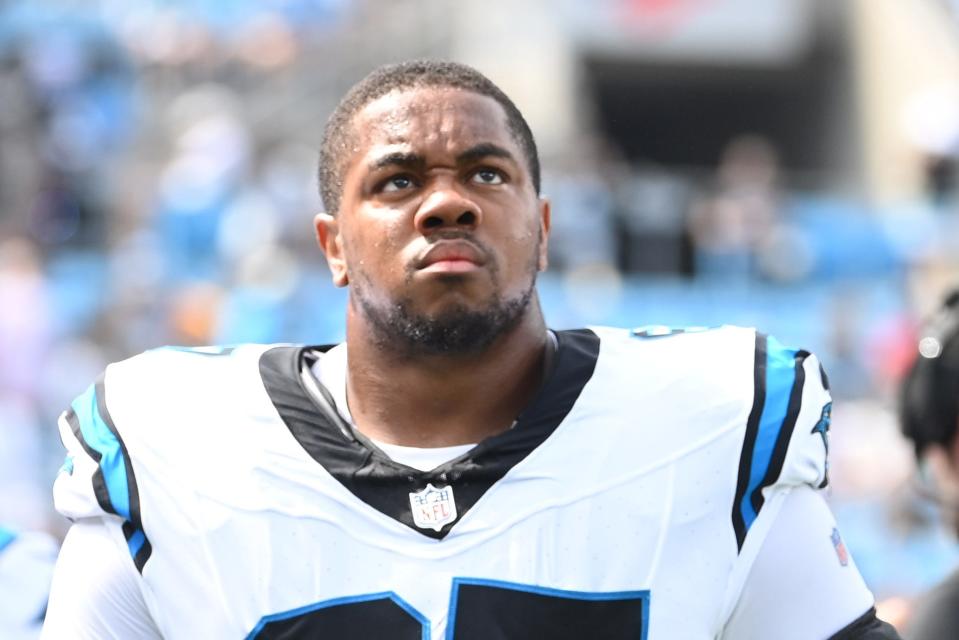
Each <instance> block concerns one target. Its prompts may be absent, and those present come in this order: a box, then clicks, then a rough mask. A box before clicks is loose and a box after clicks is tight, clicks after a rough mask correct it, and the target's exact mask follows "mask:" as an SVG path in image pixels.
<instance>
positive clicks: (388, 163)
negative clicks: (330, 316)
mask: <svg viewBox="0 0 959 640" xmlns="http://www.w3.org/2000/svg"><path fill="white" fill-rule="evenodd" d="M353 127H354V133H355V136H354V138H355V139H354V142H355V144H354V146H353V154H352V156H351V157H350V158H349V160H348V163H347V165H346V171H345V174H344V182H343V194H342V198H341V204H340V211H339V212H338V213H337V214H336V215H335V216H333V215H329V214H320V215H318V216H317V217H316V219H315V226H316V232H317V239H318V242H319V244H320V247H321V248H322V249H323V251H324V253H325V254H326V257H327V261H328V263H329V265H330V270H331V272H332V275H333V282H334V283H335V284H336V285H337V286H350V287H351V289H350V302H349V305H348V308H347V324H346V328H347V345H348V354H349V372H348V381H347V399H348V402H349V408H350V412H351V414H352V416H353V419H354V421H355V422H356V424H357V427H358V428H359V429H360V431H362V432H363V433H364V434H366V435H367V436H369V437H371V438H374V439H377V440H380V441H384V442H389V443H393V444H401V445H407V446H420V447H442V446H452V445H457V444H467V443H474V442H478V441H480V440H482V439H483V438H485V437H487V436H490V435H492V434H495V433H498V432H500V431H503V430H505V429H507V428H508V427H509V426H510V424H511V423H512V422H513V420H514V419H515V418H516V416H517V415H518V414H519V413H520V412H521V411H522V409H523V408H524V407H525V406H526V405H527V404H528V402H529V401H530V399H531V397H532V395H533V394H534V392H535V391H536V389H537V388H538V386H539V384H540V382H541V379H542V369H543V359H544V354H545V350H546V345H547V344H548V337H547V334H546V327H545V324H544V321H543V316H542V312H541V310H540V307H539V303H538V300H537V299H536V296H535V295H534V296H533V298H532V300H531V302H530V304H529V306H528V307H527V308H526V309H525V311H524V313H523V314H522V316H521V317H520V319H519V321H518V322H517V324H516V325H515V326H513V328H512V329H510V330H508V331H506V332H505V333H503V334H502V335H500V336H499V337H498V338H496V339H495V340H494V341H493V343H492V344H491V345H490V346H489V347H488V348H486V349H483V350H481V351H479V352H476V353H468V354H462V353H460V354H453V355H450V354H445V355H436V354H416V353H414V354H411V353H409V352H403V351H398V350H397V349H395V348H392V347H391V345H390V344H389V343H385V342H384V341H382V340H379V339H378V336H377V334H376V331H375V330H374V328H373V327H372V326H371V323H370V321H369V319H368V318H367V316H366V314H364V312H363V310H362V305H360V304H359V303H358V296H360V295H362V296H363V299H364V300H365V301H366V302H367V304H374V305H376V306H378V307H384V308H386V307H388V306H389V305H391V304H393V303H394V302H395V301H397V300H399V299H405V300H406V301H407V303H408V305H409V306H410V309H411V311H414V312H416V313H419V314H425V315H427V316H431V317H432V316H441V315H442V314H443V313H444V312H450V311H451V310H453V309H456V308H467V309H475V310H482V309H485V308H488V307H489V306H490V304H491V302H492V301H493V300H495V299H497V297H498V298H500V299H505V300H510V299H514V298H518V297H521V296H522V294H523V293H524V292H526V291H528V290H529V289H530V287H531V286H532V284H533V282H534V281H535V277H536V273H537V272H538V271H541V270H543V269H545V268H546V244H547V238H548V234H549V221H550V209H549V203H548V201H547V200H545V199H542V198H539V197H538V196H537V194H536V193H535V189H534V187H533V184H532V180H531V176H530V174H529V169H528V166H527V163H526V161H525V157H524V155H523V153H522V150H521V148H520V146H519V145H518V143H517V142H516V140H515V139H514V138H513V135H512V134H511V132H510V131H509V129H508V127H507V121H506V115H505V113H504V112H503V109H502V107H500V105H499V104H498V103H497V102H496V101H495V100H493V99H491V98H488V97H486V96H482V95H480V94H476V93H473V92H469V91H464V90H459V89H450V88H435V87H428V88H419V89H411V90H406V91H402V92H393V93H390V94H387V95H386V96H383V97H382V98H379V99H377V100H375V101H373V102H371V103H370V104H368V105H367V106H366V107H365V108H364V109H362V110H361V111H360V112H359V113H357V115H356V117H355V118H354V120H353Z"/></svg>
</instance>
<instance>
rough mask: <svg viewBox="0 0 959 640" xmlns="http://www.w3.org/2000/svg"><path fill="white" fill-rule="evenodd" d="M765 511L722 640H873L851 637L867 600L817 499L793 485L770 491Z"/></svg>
mask: <svg viewBox="0 0 959 640" xmlns="http://www.w3.org/2000/svg"><path fill="white" fill-rule="evenodd" d="M769 507H770V508H769V509H768V510H764V512H763V514H762V515H761V516H760V518H761V519H766V518H770V519H771V520H772V522H771V525H770V528H769V533H768V534H767V535H766V537H765V540H764V541H763V544H762V548H761V549H760V550H759V553H758V555H757V557H756V560H755V562H754V563H753V565H752V568H751V569H750V571H749V574H748V576H747V578H746V581H745V584H744V586H743V589H742V592H741V594H740V596H739V600H738V602H737V603H736V607H735V609H734V610H733V613H732V615H731V617H730V618H729V621H728V622H727V624H726V627H725V629H724V632H723V635H722V637H723V638H777V639H779V640H807V639H810V638H865V637H873V636H868V635H855V634H852V632H853V630H854V629H856V628H857V625H858V624H861V619H862V617H863V616H864V615H868V613H869V612H870V611H871V609H872V606H873V603H874V600H873V596H872V594H871V593H870V592H869V589H868V588H867V587H866V584H865V583H864V582H863V579H862V577H861V575H860V574H859V571H858V570H857V569H856V564H855V562H854V561H853V559H852V557H851V556H850V555H849V554H848V552H847V551H846V548H845V546H844V544H843V542H842V538H841V537H840V535H839V530H838V528H837V525H836V521H835V518H833V515H832V513H831V512H830V511H829V507H828V506H827V505H826V502H825V501H824V500H823V498H822V495H821V494H820V493H819V492H817V491H815V490H814V489H812V488H810V487H808V486H799V487H795V488H793V489H791V490H789V491H781V492H778V493H777V494H776V495H774V496H773V497H772V499H771V504H770V505H769ZM811 612H815V615H811ZM843 634H847V635H843ZM848 634H852V635H848ZM874 637H876V638H886V637H889V638H897V637H898V636H896V635H895V634H893V635H878V636H874Z"/></svg>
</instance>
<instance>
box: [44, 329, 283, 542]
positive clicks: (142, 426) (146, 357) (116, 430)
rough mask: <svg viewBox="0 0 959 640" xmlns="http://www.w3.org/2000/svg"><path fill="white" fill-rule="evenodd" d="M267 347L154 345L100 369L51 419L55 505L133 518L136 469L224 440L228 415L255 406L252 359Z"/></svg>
mask: <svg viewBox="0 0 959 640" xmlns="http://www.w3.org/2000/svg"><path fill="white" fill-rule="evenodd" d="M269 348H270V346H269V345H241V346H237V347H209V348H199V349H184V348H179V347H163V348H159V349H153V350H150V351H146V352H144V353H141V354H139V355H137V356H134V357H132V358H129V359H127V360H123V361H121V362H116V363H113V364H111V365H109V366H108V367H107V368H106V370H105V371H104V372H103V374H102V375H101V376H100V377H99V378H98V379H97V380H96V381H95V382H94V383H93V384H91V385H90V386H89V387H88V388H87V389H86V390H85V391H84V392H83V393H81V394H80V395H79V396H77V397H76V398H75V399H74V400H73V402H72V403H71V404H70V406H69V407H67V409H66V410H65V411H64V412H63V413H62V414H61V416H60V420H59V429H60V438H61V440H62V442H63V444H64V447H65V448H66V459H65V461H64V464H63V467H61V469H60V472H59V473H58V475H57V479H56V481H55V483H54V502H55V505H56V507H57V509H58V510H59V511H60V512H61V513H62V514H63V515H65V516H67V517H68V518H70V519H73V520H76V519H80V518H86V517H101V516H105V515H114V516H117V517H119V518H121V519H122V520H124V521H126V522H130V523H132V522H133V519H134V518H133V516H135V512H136V502H137V499H138V496H137V493H138V492H137V488H136V481H135V477H134V476H135V474H136V472H137V471H138V469H139V468H140V467H142V466H144V465H147V464H151V465H153V466H154V467H156V466H157V465H159V464H163V465H168V464H173V463H175V462H176V460H177V459H182V460H183V461H184V463H185V462H186V461H188V460H189V461H192V458H191V455H192V454H191V452H193V451H197V450H199V449H201V448H202V447H204V446H207V445H208V443H209V442H211V441H216V440H225V438H222V437H221V435H220V434H219V432H221V431H224V430H227V429H230V428H231V426H233V425H235V423H236V419H235V418H234V417H233V416H236V415H243V414H245V413H250V411H251V407H256V406H260V405H261V404H262V403H261V402H259V401H260V400H261V397H262V396H263V395H264V392H263V390H262V384H261V383H260V373H259V361H260V356H261V355H262V353H264V352H265V351H266V350H268V349H269ZM258 403H259V404H258Z"/></svg>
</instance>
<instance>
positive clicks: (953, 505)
mask: <svg viewBox="0 0 959 640" xmlns="http://www.w3.org/2000/svg"><path fill="white" fill-rule="evenodd" d="M901 423H902V428H903V431H904V433H905V434H906V436H907V437H908V438H909V439H910V440H912V442H913V444H914V445H915V451H916V456H917V458H918V459H919V461H920V470H921V478H922V479H923V481H924V482H923V485H922V487H921V488H922V491H923V493H924V495H925V496H926V497H929V498H932V499H933V500H934V501H935V502H937V503H938V504H939V506H940V507H941V508H942V509H943V511H944V512H945V516H946V517H947V518H948V519H949V524H950V525H951V526H952V527H953V529H954V530H955V531H956V533H957V534H959V438H957V437H956V435H957V433H959V289H957V290H955V291H953V292H952V293H951V294H950V295H949V296H948V297H947V298H946V300H945V303H944V304H943V306H942V308H941V309H940V310H939V311H938V312H937V313H936V314H935V316H934V317H933V318H932V319H931V320H930V321H929V322H928V324H927V325H926V326H925V328H924V330H923V331H922V333H921V336H920V340H919V353H918V356H917V357H916V361H915V364H914V365H913V366H912V368H911V370H910V371H909V373H908V375H907V376H906V378H905V380H904V381H903V385H902V393H901ZM907 630H908V635H907V637H908V638H910V639H911V640H943V639H945V638H959V572H957V573H954V574H953V575H952V576H950V577H949V578H947V579H946V580H945V581H944V582H942V583H941V584H940V585H939V586H937V587H936V588H935V589H933V590H932V591H931V592H930V593H929V594H927V595H926V596H925V598H923V599H920V601H919V603H918V605H917V606H916V608H915V610H914V612H913V613H912V614H911V616H910V619H909V623H908V629H907Z"/></svg>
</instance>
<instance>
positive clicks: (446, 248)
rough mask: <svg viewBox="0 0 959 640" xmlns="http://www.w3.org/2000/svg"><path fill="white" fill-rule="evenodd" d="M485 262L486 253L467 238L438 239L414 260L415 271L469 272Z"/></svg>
mask: <svg viewBox="0 0 959 640" xmlns="http://www.w3.org/2000/svg"><path fill="white" fill-rule="evenodd" d="M484 264H486V255H485V253H484V252H483V251H482V250H480V248H479V247H477V246H476V245H475V244H474V243H472V242H470V241H468V240H439V241H437V242H435V243H434V244H432V245H431V246H430V247H429V249H427V250H426V251H425V252H424V253H423V254H422V255H421V256H420V257H419V258H418V259H417V260H416V262H415V267H416V270H417V271H423V272H427V273H469V272H471V271H477V270H479V269H481V268H482V267H483V265H484Z"/></svg>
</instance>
